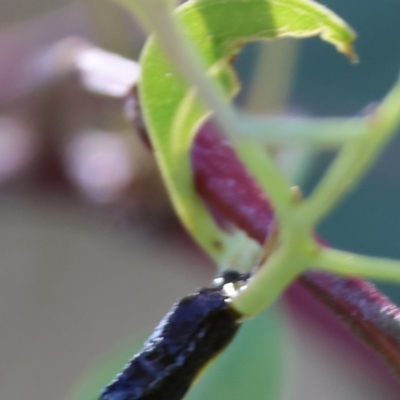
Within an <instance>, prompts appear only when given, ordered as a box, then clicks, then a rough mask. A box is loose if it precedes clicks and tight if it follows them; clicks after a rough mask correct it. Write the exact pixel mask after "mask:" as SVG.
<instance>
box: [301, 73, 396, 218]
mask: <svg viewBox="0 0 400 400" xmlns="http://www.w3.org/2000/svg"><path fill="white" fill-rule="evenodd" d="M399 123H400V80H399V81H398V82H397V83H396V85H395V86H394V88H393V89H392V90H391V92H390V93H389V94H388V95H387V97H386V98H385V100H384V101H383V102H382V103H381V105H380V106H379V107H378V108H377V110H376V111H375V112H374V113H373V114H372V115H370V116H369V126H368V129H367V131H366V132H364V133H363V135H361V136H360V137H357V138H355V139H353V140H352V141H350V142H349V143H348V144H347V145H346V146H345V147H344V148H343V149H342V151H341V152H340V153H339V155H338V156H337V158H336V160H335V161H334V163H333V165H332V166H331V167H330V169H329V170H328V172H327V173H326V175H325V176H324V178H323V179H322V180H321V182H320V184H319V185H318V186H317V188H316V189H315V191H314V193H313V194H312V195H311V196H310V198H309V199H308V200H307V201H306V202H304V204H303V205H302V206H301V207H300V209H299V210H298V212H299V218H301V219H303V220H305V221H307V223H308V224H310V225H313V226H314V225H316V224H317V223H318V222H319V221H320V220H321V219H322V218H323V217H325V215H326V214H327V213H328V212H329V211H330V210H331V209H332V208H333V207H334V206H335V205H336V204H337V203H338V201H339V200H340V199H341V198H342V197H343V196H344V195H345V194H346V193H347V192H348V191H349V190H350V189H351V188H352V187H353V186H354V185H355V184H357V183H358V182H359V180H360V179H361V177H362V176H363V175H364V174H365V173H366V171H367V170H368V168H369V167H370V165H371V164H372V163H373V162H374V161H375V159H376V158H377V157H378V156H379V154H380V153H381V151H382V149H383V147H384V145H385V144H386V143H387V142H388V140H389V139H390V138H391V136H392V135H393V134H394V133H395V132H396V129H397V127H398V125H399Z"/></svg>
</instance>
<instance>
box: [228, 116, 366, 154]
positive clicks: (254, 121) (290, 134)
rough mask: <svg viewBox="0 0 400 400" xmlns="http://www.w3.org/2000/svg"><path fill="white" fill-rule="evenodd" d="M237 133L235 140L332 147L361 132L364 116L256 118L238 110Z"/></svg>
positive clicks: (364, 130) (359, 134)
mask: <svg viewBox="0 0 400 400" xmlns="http://www.w3.org/2000/svg"><path fill="white" fill-rule="evenodd" d="M238 123H239V126H238V127H237V129H238V130H240V132H241V136H240V137H239V138H236V139H235V140H237V141H241V140H246V141H248V140H254V141H257V142H265V143H268V144H271V145H289V146H296V145H299V144H301V145H306V146H310V147H320V148H335V147H339V146H342V145H343V144H345V143H347V142H349V141H351V140H352V139H355V138H358V137H360V136H362V135H363V134H365V132H366V131H367V129H368V126H369V124H368V121H367V120H366V118H320V119H314V118H304V117H258V116H254V115H249V114H245V113H241V115H240V118H239V119H238Z"/></svg>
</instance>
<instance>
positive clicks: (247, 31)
mask: <svg viewBox="0 0 400 400" xmlns="http://www.w3.org/2000/svg"><path fill="white" fill-rule="evenodd" d="M124 1H126V0H124ZM174 16H175V18H176V19H177V20H178V21H179V23H180V25H181V26H182V27H183V29H184V30H185V34H186V35H187V36H188V37H189V38H190V39H191V41H192V42H193V45H194V47H195V48H196V50H197V52H198V53H199V56H200V58H201V60H202V61H203V64H204V67H205V69H206V71H207V73H208V75H209V76H210V77H212V79H213V80H214V81H215V82H216V84H217V85H218V86H219V87H220V88H221V90H222V91H223V92H224V93H225V94H226V96H227V98H231V97H233V96H234V95H235V94H236V93H237V91H238V90H239V83H238V81H237V78H236V74H235V72H234V70H233V69H232V67H231V64H230V63H231V60H232V58H233V57H234V56H235V55H236V54H237V53H238V52H239V50H240V49H241V48H242V47H243V46H244V45H245V44H246V43H248V42H252V41H256V40H265V39H275V38H279V37H287V36H291V37H296V38H303V37H309V36H314V35H320V36H321V38H322V39H324V40H326V41H328V42H330V43H332V44H333V45H334V46H335V47H336V48H337V49H338V50H339V51H341V52H343V53H345V54H346V55H347V56H349V57H350V58H352V59H354V58H355V56H354V54H353V51H352V42H353V41H354V39H355V34H354V32H353V31H352V30H351V29H350V28H349V27H348V26H347V25H346V24H345V22H344V21H342V20H341V19H340V18H339V17H337V16H336V15H335V14H334V13H332V12H331V11H329V10H328V9H327V8H325V7H323V6H321V5H319V4H317V3H315V2H313V1H310V0H197V1H196V0H193V1H188V2H187V3H185V4H183V5H182V6H181V7H179V8H178V9H177V10H176V12H175V14H174ZM141 65H142V78H141V82H140V85H139V89H140V90H139V92H140V98H141V104H142V107H143V112H144V116H145V120H146V123H147V126H148V129H149V132H150V138H151V141H152V144H153V147H154V150H155V155H156V157H157V161H158V164H159V167H160V169H161V172H162V175H163V178H164V181H165V183H166V185H167V187H168V190H169V193H170V196H171V198H172V201H173V204H174V206H175V209H176V211H177V213H178V215H179V217H180V219H181V220H182V222H183V223H184V225H185V226H186V228H187V229H188V231H189V232H190V233H191V234H192V235H193V236H194V237H195V238H196V239H197V241H198V242H199V244H201V245H202V247H203V248H204V249H205V250H206V251H207V252H208V253H209V254H210V255H211V256H213V257H214V259H216V260H217V261H219V262H220V263H221V262H222V261H223V259H224V258H226V257H227V255H229V254H230V252H231V251H232V249H233V251H235V249H236V248H237V244H236V243H235V244H232V243H231V236H230V235H228V234H226V233H225V232H223V231H222V230H221V229H220V228H219V227H218V226H216V224H215V223H214V220H213V218H212V216H211V215H210V213H209V211H208V209H207V208H206V207H205V206H204V204H203V203H202V201H201V199H199V197H198V196H197V194H196V192H195V190H194V186H193V177H192V172H191V165H190V154H189V152H190V147H191V144H192V140H193V137H194V134H195V132H196V129H197V128H198V127H199V125H200V124H201V122H202V121H203V120H204V119H205V118H206V117H207V115H208V114H209V113H210V110H208V109H207V108H206V107H205V106H204V105H203V104H202V103H201V102H200V101H199V100H198V98H197V95H196V90H195V88H193V87H190V86H189V85H188V84H187V83H186V82H185V81H184V80H183V79H182V78H181V77H180V75H179V74H178V73H177V72H176V69H175V67H174V65H173V63H171V62H170V60H169V59H168V58H167V57H166V56H165V55H164V53H163V51H162V50H161V49H160V46H159V44H158V43H157V40H156V38H154V37H153V38H151V39H149V41H148V42H147V44H146V46H145V49H144V51H143V53H142V55H141ZM257 150H258V152H259V149H256V148H254V151H255V152H256V151H257ZM235 240H236V239H235Z"/></svg>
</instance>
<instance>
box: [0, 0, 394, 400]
mask: <svg viewBox="0 0 400 400" xmlns="http://www.w3.org/2000/svg"><path fill="white" fill-rule="evenodd" d="M324 4H326V5H327V6H329V7H330V8H332V9H333V10H334V11H336V12H337V13H338V14H339V15H341V16H342V17H343V18H344V19H345V20H346V21H348V22H349V23H350V24H351V25H352V26H353V27H354V28H355V30H356V31H357V32H358V34H359V39H358V41H357V43H356V50H357V52H358V54H359V56H360V60H361V61H360V63H359V64H357V65H351V64H350V63H348V61H347V60H346V59H344V58H343V57H342V56H340V55H339V54H337V53H336V52H335V51H334V49H333V48H331V46H327V45H326V44H324V43H322V42H321V41H320V40H319V39H310V40H307V41H303V42H302V43H301V44H295V43H294V42H291V41H284V42H282V43H277V44H272V45H270V44H269V45H267V46H265V45H262V46H261V45H252V46H248V47H246V48H245V49H244V51H243V52H242V55H241V56H240V57H239V59H238V61H237V64H236V65H237V69H238V71H239V73H240V75H241V77H242V80H243V82H244V90H243V92H242V94H241V95H240V96H239V100H238V101H239V103H240V104H241V105H242V106H243V107H245V108H247V109H248V110H250V111H253V112H285V113H291V114H305V115H310V116H323V115H354V114H357V113H362V112H363V110H364V109H365V107H368V106H369V107H373V104H374V102H377V101H379V100H380V99H381V98H382V97H383V96H384V94H385V93H386V92H387V91H388V90H389V88H390V87H391V85H392V84H393V83H394V81H395V79H396V78H397V75H398V71H399V68H400V47H399V45H398V43H399V40H400V30H399V24H398V16H399V15H400V3H399V2H398V1H396V0H382V1H381V2H379V3H376V2H375V1H372V0H362V1H358V0H353V1H348V0H347V1H345V0H326V1H325V2H324ZM0 11H1V12H0V320H1V321H2V323H1V325H0V359H1V360H2V362H1V363H0V399H7V400H20V399H25V398H29V399H30V400H44V399H46V400H47V399H52V400H58V399H62V400H63V399H66V400H95V398H96V394H97V393H98V392H99V390H100V389H101V387H102V385H104V384H105V383H107V382H108V380H109V379H111V377H112V376H113V375H114V374H115V373H116V372H117V371H118V370H119V369H120V368H121V366H122V365H123V364H124V363H125V362H126V361H127V360H128V358H129V357H131V355H132V354H133V352H134V351H136V350H137V349H138V348H139V347H140V345H141V343H142V341H143V340H144V338H145V337H146V336H147V335H148V334H149V333H150V332H151V331H152V329H153V328H154V326H155V325H156V323H157V322H158V321H159V320H160V319H161V317H162V316H163V315H164V314H165V312H166V311H168V309H169V308H170V306H171V305H172V304H173V303H174V301H176V300H177V299H178V298H180V297H182V296H183V295H186V294H188V293H191V292H193V291H194V289H195V288H196V287H199V286H201V285H206V284H207V283H208V282H209V281H210V280H211V279H212V278H213V276H214V275H215V269H214V266H213V265H212V264H211V263H210V261H209V260H208V259H207V258H206V257H205V256H204V255H203V254H201V252H200V251H199V250H198V249H197V248H196V246H195V245H194V244H193V243H192V242H191V241H190V239H189V238H188V237H187V236H186V235H185V234H184V232H183V231H182V229H181V228H180V226H179V223H178V222H177V221H176V219H175V217H174V215H173V212H172V210H171V207H170V205H169V202H168V199H167V196H166V193H165V190H164V189H163V186H162V183H161V180H160V177H159V175H158V172H157V169H156V167H155V165H154V160H153V159H152V156H151V154H150V152H149V151H148V150H147V148H146V146H145V145H144V144H143V143H142V140H141V139H140V137H139V135H138V134H137V132H134V130H133V128H132V126H131V124H130V123H129V121H128V120H127V119H126V117H125V114H126V113H127V114H128V115H130V113H131V112H132V110H133V109H134V108H133V105H132V101H131V100H132V99H131V100H130V101H126V99H127V97H128V98H129V93H130V91H131V89H132V85H134V83H135V82H136V80H137V77H138V73H139V71H138V67H137V65H136V64H135V63H134V62H132V61H130V60H135V59H137V58H138V54H139V51H140V48H141V46H142V44H143V41H144V39H145V35H144V33H143V32H142V31H141V30H140V28H139V27H138V26H137V24H136V23H135V21H134V20H133V19H132V18H130V16H128V15H127V14H126V13H125V12H124V10H122V9H121V8H119V7H117V6H116V5H114V4H113V3H112V2H107V1H101V2H100V1H94V0H82V1H78V2H71V1H67V0H35V1H26V0H25V1H23V0H2V1H1V5H0ZM255 82H257V84H255ZM399 147H400V139H399V138H397V139H395V140H394V141H393V142H392V143H391V144H390V145H389V148H388V149H387V151H386V152H385V154H384V155H383V157H382V158H381V160H380V162H379V163H378V164H377V165H376V167H375V168H374V169H373V170H372V171H371V172H370V173H369V174H368V176H367V177H366V179H365V180H364V181H363V183H362V184H361V185H360V186H359V187H358V188H357V190H355V191H354V192H353V193H352V194H351V195H350V196H349V197H348V198H347V199H346V200H345V201H344V202H343V203H342V204H341V205H340V207H338V209H337V210H336V211H335V212H334V213H333V214H332V215H331V216H330V217H329V218H328V219H327V220H326V221H325V222H324V223H323V224H322V226H321V227H320V232H321V234H322V236H323V237H324V238H326V239H327V240H328V242H330V243H331V244H332V245H334V246H337V247H340V248H342V249H347V250H352V251H358V252H363V253H367V254H373V255H380V256H387V257H396V258H400V246H399V239H398V238H399V236H400V235H399V233H400V229H399V225H400V212H399V210H398V208H399V207H398V204H400V190H398V187H397V182H398V180H399V178H400V158H399V157H397V156H396V154H397V153H398V152H399V150H400V149H399ZM278 156H279V157H280V160H281V163H282V167H283V168H286V170H287V171H288V173H290V174H291V175H292V177H293V179H294V180H295V182H296V183H301V185H302V187H303V188H304V189H305V191H306V192H308V191H310V190H311V189H312V187H313V186H314V185H315V183H316V182H317V181H318V179H319V178H320V176H321V174H322V172H323V170H324V168H326V166H327V165H328V163H329V162H330V160H331V157H332V155H330V154H309V153H304V152H302V151H301V149H300V150H296V151H295V152H292V153H284V154H279V155H278ZM380 287H381V288H382V289H383V290H385V291H386V293H388V294H389V295H390V296H391V297H392V298H393V299H394V300H395V301H396V300H397V301H398V302H399V303H400V297H399V296H400V290H399V289H398V287H396V286H394V285H381V286H380ZM309 303H310V302H309ZM309 303H307V301H305V302H304V306H303V310H302V312H300V311H299V310H297V309H296V308H295V307H293V305H291V304H290V302H288V303H285V302H282V303H281V304H278V305H277V306H276V307H275V308H274V309H273V310H269V311H268V312H266V313H265V314H263V315H261V316H260V317H259V318H257V319H256V320H254V321H252V322H251V323H249V324H247V325H246V327H245V329H243V331H242V332H241V334H240V336H239V337H238V339H237V340H236V341H235V343H234V345H233V346H232V347H231V348H229V350H228V351H227V352H226V353H225V354H224V355H223V357H221V358H220V359H218V362H217V363H216V364H215V365H213V367H212V369H211V370H209V371H208V372H207V373H206V374H205V376H204V378H203V379H202V380H201V381H200V383H199V384H198V385H196V387H195V389H194V390H193V392H191V393H190V394H189V396H188V398H189V399H191V400H193V399H215V400H217V399H225V398H229V399H231V400H236V399H237V400H239V399H252V400H253V399H257V400H258V399H260V400H261V399H273V400H275V399H285V400H304V399H308V400H321V399H324V400H343V399H346V400H347V399H349V400H350V399H351V400H353V399H354V400H356V399H360V400H361V399H363V400H375V399H376V400H377V399H380V400H389V399H398V398H399V395H398V389H399V386H396V384H395V383H393V379H392V378H391V377H390V376H389V375H388V373H387V371H386V370H385V369H384V367H383V366H382V365H381V364H379V363H378V364H375V365H372V364H373V362H372V361H371V360H373V359H371V358H369V356H368V355H366V354H365V351H364V349H363V348H362V346H360V345H359V344H358V343H356V341H352V340H351V339H348V337H347V336H346V334H344V333H343V332H342V331H341V330H340V329H339V331H338V330H335V329H330V325H329V323H328V322H327V323H326V325H325V326H324V324H325V322H324V320H320V321H316V319H315V315H317V314H318V312H320V313H323V310H322V311H321V310H317V311H315V310H314V309H313V310H312V311H310V312H309V313H308V312H307V310H308V309H307V304H309ZM310 304H311V303H310ZM310 307H311V308H312V307H313V306H312V305H310ZM311 308H310V310H311ZM311 314H312V315H314V317H313V318H311V317H310V315H311ZM338 332H339V333H338ZM227 383H228V384H227Z"/></svg>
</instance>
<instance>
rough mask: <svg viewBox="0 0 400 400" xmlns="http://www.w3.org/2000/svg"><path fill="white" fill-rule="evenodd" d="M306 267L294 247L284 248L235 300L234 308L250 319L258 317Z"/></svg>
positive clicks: (273, 256)
mask: <svg viewBox="0 0 400 400" xmlns="http://www.w3.org/2000/svg"><path fill="white" fill-rule="evenodd" d="M306 265H307V262H306V261H305V260H303V259H301V257H299V256H298V254H297V252H296V251H294V249H293V247H292V246H282V247H281V248H280V249H279V250H277V251H276V252H275V253H274V254H273V255H272V256H271V257H270V258H269V259H268V261H267V263H266V264H265V265H263V266H262V267H261V268H260V269H259V270H258V272H257V273H256V274H255V276H254V277H253V278H252V279H251V280H250V282H249V283H248V286H247V287H246V288H245V289H244V290H243V291H242V292H239V293H238V295H237V296H236V297H235V298H233V300H232V303H231V305H232V307H233V308H234V309H235V310H237V311H239V312H240V313H241V314H243V315H245V316H248V317H253V316H255V315H257V314H258V313H260V312H261V311H262V310H263V309H265V308H266V307H268V306H270V305H271V304H272V303H274V302H275V301H276V300H277V299H278V297H279V296H280V295H281V293H282V292H283V290H284V289H285V288H286V287H287V286H288V285H289V284H290V283H291V282H292V281H293V280H294V279H295V278H296V277H297V275H299V274H300V273H301V272H302V271H303V268H304V267H305V266H306Z"/></svg>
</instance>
